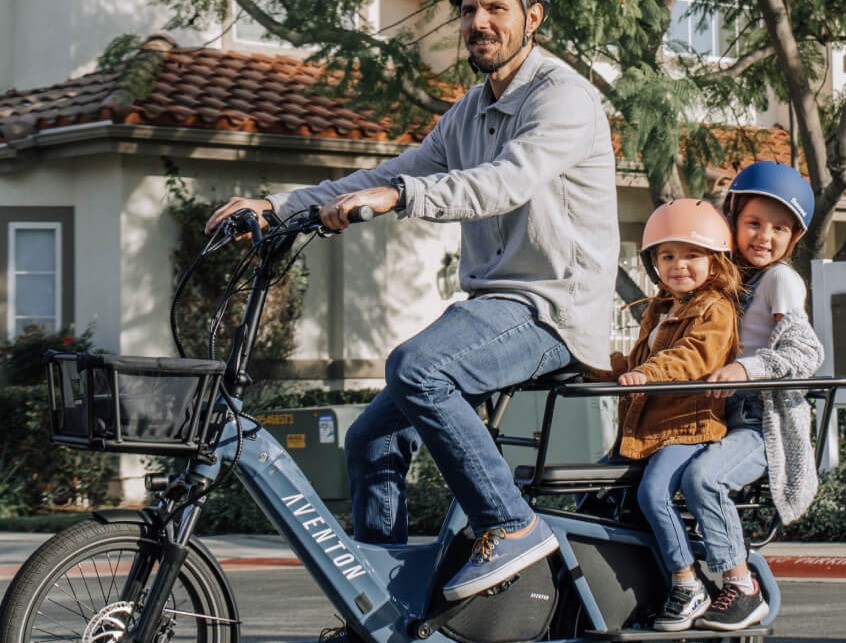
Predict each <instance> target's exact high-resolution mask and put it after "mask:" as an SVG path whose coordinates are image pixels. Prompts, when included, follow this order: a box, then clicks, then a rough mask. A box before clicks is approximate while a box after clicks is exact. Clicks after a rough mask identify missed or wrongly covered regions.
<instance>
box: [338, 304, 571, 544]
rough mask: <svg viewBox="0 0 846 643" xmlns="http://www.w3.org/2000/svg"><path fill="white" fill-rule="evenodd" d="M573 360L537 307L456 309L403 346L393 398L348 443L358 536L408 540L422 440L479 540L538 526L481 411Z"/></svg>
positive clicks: (386, 397)
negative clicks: (410, 486) (500, 395)
mask: <svg viewBox="0 0 846 643" xmlns="http://www.w3.org/2000/svg"><path fill="white" fill-rule="evenodd" d="M570 361H571V357H570V352H569V351H568V350H567V347H566V346H565V345H564V343H563V342H562V341H561V338H560V337H559V336H558V334H557V333H556V332H555V331H554V330H552V329H551V328H549V327H547V326H546V325H545V324H542V323H540V322H539V321H538V320H537V318H536V315H535V311H534V309H533V308H532V307H530V306H528V305H526V304H524V303H521V302H518V301H512V300H508V299H471V300H467V301H463V302H459V303H456V304H453V305H452V306H450V307H449V308H448V309H447V310H446V311H445V312H444V314H443V315H442V316H441V317H440V318H439V319H437V320H436V321H435V322H434V323H432V325H430V326H429V327H428V328H426V329H425V330H423V331H422V332H421V333H419V334H418V335H416V336H415V337H413V338H411V339H410V340H408V341H407V342H405V343H403V344H401V345H400V346H399V347H398V348H396V349H395V350H394V351H393V352H392V353H391V355H390V356H389V357H388V360H387V363H386V367H385V381H386V383H387V386H386V388H385V390H383V391H382V392H381V393H379V395H378V396H377V397H376V399H375V400H373V402H372V403H371V404H370V405H369V406H368V407H367V409H365V411H364V413H362V414H361V415H360V416H359V417H358V419H357V420H356V421H355V422H354V423H353V424H352V426H351V427H350V429H349V431H348V432H347V436H346V442H345V449H346V456H347V472H348V475H349V479H350V493H351V496H352V510H353V528H354V536H355V538H356V539H357V540H360V541H363V542H371V543H379V542H381V543H403V542H405V541H406V540H407V538H408V520H407V513H406V503H405V477H406V474H407V473H408V469H409V466H410V464H411V457H412V455H413V453H414V451H415V450H416V449H417V448H418V447H419V445H420V441H421V439H422V442H423V443H424V444H425V445H426V447H427V448H428V449H429V451H430V453H431V454H432V458H433V459H434V460H435V463H436V464H437V465H438V468H439V469H440V471H441V473H442V474H443V476H444V479H445V480H446V483H447V484H448V485H449V488H450V489H451V490H452V492H453V494H454V495H455V498H456V500H457V501H458V503H459V504H460V505H461V508H462V509H463V510H464V512H465V513H466V514H467V517H468V519H469V521H470V525H471V527H472V528H473V530H474V531H475V532H476V534H477V535H480V534H481V533H482V532H484V531H485V530H487V529H491V528H494V527H504V528H505V529H506V530H508V531H513V530H517V529H521V528H523V527H526V526H527V525H529V524H530V523H531V521H532V519H533V517H534V512H533V511H532V509H531V507H530V506H529V505H528V503H527V502H526V501H525V500H524V499H523V498H522V496H521V494H520V491H519V490H518V488H517V486H516V485H515V484H514V479H513V476H512V473H511V469H510V467H509V466H508V464H507V463H506V462H505V460H504V459H503V457H502V455H501V454H500V453H499V451H498V449H497V447H496V445H495V444H494V441H493V440H492V439H491V436H490V434H489V433H488V430H487V428H486V427H485V424H484V423H483V422H482V420H481V418H480V417H479V415H478V414H477V413H476V411H475V409H476V407H477V406H478V405H479V404H481V403H482V402H483V401H484V400H485V399H486V398H487V397H488V396H489V395H490V394H491V393H492V392H493V391H496V390H498V389H500V388H503V387H505V386H508V385H510V384H516V383H519V382H523V381H525V380H528V379H531V378H532V377H536V376H539V375H542V374H544V373H548V372H550V371H554V370H556V369H559V368H562V367H564V366H566V365H567V364H569V363H570Z"/></svg>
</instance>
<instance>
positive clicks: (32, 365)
mask: <svg viewBox="0 0 846 643" xmlns="http://www.w3.org/2000/svg"><path fill="white" fill-rule="evenodd" d="M93 333H94V329H93V327H92V326H89V327H88V328H86V329H85V332H84V333H82V335H79V336H78V337H77V336H74V334H73V326H66V327H65V328H62V329H61V330H59V331H58V332H56V333H48V332H46V331H45V330H44V328H43V327H42V326H39V325H38V324H30V325H28V326H25V327H24V331H23V333H22V334H21V335H20V336H18V337H17V338H16V339H14V340H13V341H11V342H9V341H6V342H4V344H3V345H2V348H0V351H2V354H3V356H4V358H3V362H2V371H3V382H4V383H5V384H14V385H24V386H31V385H35V384H40V383H42V382H43V381H44V366H43V364H42V363H41V356H42V355H43V354H44V352H45V351H47V350H50V349H53V350H59V351H67V352H69V353H76V352H80V353H81V352H84V351H87V350H89V349H90V348H91V336H92V334H93Z"/></svg>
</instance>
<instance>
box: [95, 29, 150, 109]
mask: <svg viewBox="0 0 846 643" xmlns="http://www.w3.org/2000/svg"><path fill="white" fill-rule="evenodd" d="M142 44H143V41H142V40H141V38H140V37H139V36H137V35H135V34H123V35H120V36H118V37H117V38H115V39H114V40H112V41H111V42H110V43H109V44H108V45H107V47H106V50H105V51H104V52H103V54H102V55H101V56H100V57H99V58H98V59H97V68H98V69H99V70H100V71H102V72H107V73H109V72H112V73H117V74H118V78H117V83H116V86H117V89H120V90H123V91H124V92H126V93H127V96H124V97H123V100H124V101H125V103H126V104H127V105H128V104H129V103H132V102H133V101H134V100H135V99H136V98H146V97H147V96H149V94H150V92H151V91H153V86H154V84H155V79H156V76H157V75H158V73H159V70H160V69H161V67H162V63H163V62H164V56H163V55H162V52H161V51H158V50H156V49H152V48H145V47H142V46H141V45H142Z"/></svg>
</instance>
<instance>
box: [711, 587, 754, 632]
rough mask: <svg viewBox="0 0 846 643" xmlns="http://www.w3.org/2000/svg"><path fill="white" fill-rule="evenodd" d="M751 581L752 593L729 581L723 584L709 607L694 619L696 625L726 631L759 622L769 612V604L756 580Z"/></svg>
mask: <svg viewBox="0 0 846 643" xmlns="http://www.w3.org/2000/svg"><path fill="white" fill-rule="evenodd" d="M752 583H753V584H754V586H755V592H754V593H753V594H744V593H743V591H741V590H740V589H739V588H738V587H736V586H735V585H733V584H731V583H726V584H725V585H723V589H722V590H720V593H719V595H718V596H717V598H716V599H715V600H714V602H713V604H712V605H711V608H710V609H709V610H708V611H707V612H705V614H704V615H703V616H702V618H700V619H699V620H698V621H696V627H698V628H700V629H703V630H720V631H726V632H727V631H732V630H743V629H745V628H747V627H749V626H750V625H755V624H756V623H760V622H761V621H762V620H763V619H764V617H766V616H767V614H769V613H770V606H769V605H767V602H766V601H765V600H764V597H763V595H762V594H761V588H760V586H759V585H758V581H756V580H753V581H752Z"/></svg>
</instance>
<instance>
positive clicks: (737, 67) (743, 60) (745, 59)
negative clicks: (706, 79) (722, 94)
mask: <svg viewBox="0 0 846 643" xmlns="http://www.w3.org/2000/svg"><path fill="white" fill-rule="evenodd" d="M774 53H775V49H774V48H773V46H772V45H768V46H767V47H764V48H763V49H757V50H755V51H752V52H750V53H748V54H744V55H743V56H741V57H740V58H738V59H737V60H735V62H734V63H732V64H731V65H729V66H728V67H724V68H721V69H718V70H717V71H712V72H709V73H708V76H710V77H711V78H715V79H717V80H720V79H723V78H737V77H738V76H740V75H741V74H742V73H743V72H745V71H746V70H747V69H749V68H750V67H751V66H752V65H754V64H756V63H759V62H761V61H762V60H765V59H767V58H769V57H770V56H772V55H773V54H774Z"/></svg>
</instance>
